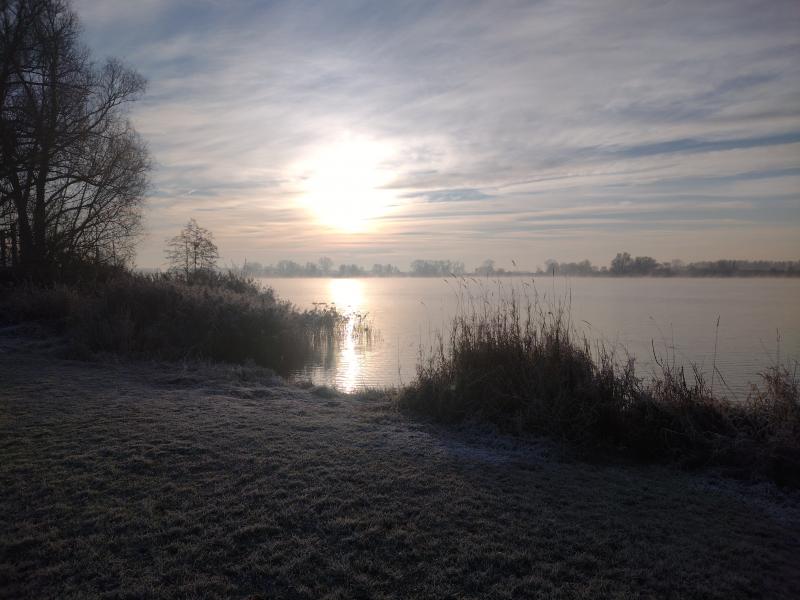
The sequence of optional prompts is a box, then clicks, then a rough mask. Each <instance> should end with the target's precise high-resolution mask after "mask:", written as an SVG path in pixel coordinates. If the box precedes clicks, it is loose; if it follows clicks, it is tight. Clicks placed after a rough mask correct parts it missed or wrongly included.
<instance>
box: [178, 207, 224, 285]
mask: <svg viewBox="0 0 800 600" xmlns="http://www.w3.org/2000/svg"><path fill="white" fill-rule="evenodd" d="M165 254H166V256H167V260H168V261H169V264H170V270H171V271H175V272H178V273H182V274H183V275H184V276H185V277H186V279H189V278H190V277H192V276H193V275H195V274H196V273H198V272H199V271H210V270H213V269H214V268H215V267H216V266H217V260H218V259H219V251H218V250H217V245H216V244H215V243H214V234H213V233H211V232H210V231H209V230H208V229H204V228H203V227H200V226H199V225H198V224H197V221H195V220H194V219H190V220H189V222H188V223H187V224H186V227H184V228H183V229H181V231H180V233H179V234H178V235H176V236H175V237H173V238H171V239H169V240H167V249H166V252H165Z"/></svg>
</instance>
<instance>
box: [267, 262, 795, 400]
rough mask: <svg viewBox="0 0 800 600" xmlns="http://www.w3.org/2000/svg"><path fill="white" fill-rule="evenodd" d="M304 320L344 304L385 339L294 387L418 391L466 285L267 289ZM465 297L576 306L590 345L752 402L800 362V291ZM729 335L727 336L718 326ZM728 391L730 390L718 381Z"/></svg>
mask: <svg viewBox="0 0 800 600" xmlns="http://www.w3.org/2000/svg"><path fill="white" fill-rule="evenodd" d="M263 281H264V283H265V284H267V285H270V286H272V287H273V288H274V289H275V290H276V291H277V292H278V294H279V295H280V296H281V297H283V298H285V299H287V300H290V301H292V302H293V303H295V304H296V305H297V306H299V307H301V308H312V307H313V306H314V305H315V304H317V303H330V304H335V305H336V306H337V308H339V309H340V310H342V311H343V312H345V313H359V314H362V315H363V314H367V315H368V318H369V321H370V322H371V323H372V325H373V327H374V329H375V330H376V331H377V335H373V336H357V335H351V336H348V337H347V339H345V340H344V342H343V343H342V347H341V348H340V349H339V350H338V351H337V352H336V353H335V354H334V355H333V356H329V357H328V358H327V360H325V361H320V362H318V363H317V364H311V365H308V366H307V367H306V368H305V369H303V370H301V371H298V372H297V373H295V374H294V375H295V376H296V377H300V378H310V379H312V380H313V381H314V382H315V383H317V384H325V385H335V386H336V387H337V388H339V389H342V390H345V391H353V390H355V389H358V388H361V387H367V386H381V387H382V386H392V385H398V384H402V383H408V382H409V381H411V380H412V379H413V377H414V374H415V370H416V365H417V362H418V360H419V357H420V351H421V350H422V351H423V352H424V351H426V350H427V349H429V348H430V347H431V345H432V344H433V343H434V342H435V339H436V335H437V333H438V332H440V331H443V330H444V331H447V329H448V328H449V324H450V322H451V319H452V317H453V316H454V315H455V314H457V313H458V312H459V311H463V310H464V309H465V305H464V301H465V293H464V283H463V281H461V282H459V281H457V280H453V279H449V280H442V279H423V278H383V279H382V278H367V279H321V278H313V279H312V278H309V279H305V278H297V279H265V280H263ZM466 282H467V283H466V285H467V286H468V290H467V295H468V296H471V297H472V298H473V299H479V300H480V301H481V302H482V301H483V299H486V301H488V302H496V301H497V299H498V297H500V296H501V295H502V294H508V293H509V290H510V289H511V288H514V289H516V291H517V293H527V294H529V295H530V294H533V293H535V294H538V295H539V297H540V299H542V300H544V301H545V302H549V301H550V300H551V299H554V298H555V299H563V298H565V297H569V298H570V299H571V306H572V310H571V313H572V317H573V321H574V322H575V323H576V325H577V326H578V327H579V328H580V329H581V330H582V331H583V332H585V333H586V334H587V335H588V337H589V338H591V339H593V340H599V341H602V342H604V343H605V344H606V345H607V346H611V347H614V348H616V349H617V351H618V352H619V353H620V355H622V354H623V353H624V352H626V351H627V352H630V353H631V354H632V355H633V356H635V358H636V364H637V365H638V369H637V370H638V372H639V373H640V374H642V375H646V374H647V373H649V372H652V369H653V368H654V366H655V365H654V361H653V350H654V349H655V352H656V354H657V355H658V356H660V357H661V358H662V359H668V360H674V361H675V362H676V363H678V364H683V365H689V364H692V363H694V364H697V365H699V366H700V367H701V368H702V369H703V370H705V371H706V372H707V373H708V378H709V379H710V374H711V370H712V369H711V367H712V364H714V362H715V358H714V356H715V355H714V346H715V337H716V338H717V339H716V345H717V350H716V366H717V369H718V370H719V372H720V374H721V376H722V377H721V378H720V377H719V376H715V378H716V381H715V387H716V390H719V391H722V392H724V393H725V394H726V395H727V396H729V397H744V396H745V395H746V393H747V390H748V389H749V383H750V382H754V381H757V380H758V373H759V371H761V370H763V369H765V368H766V367H768V366H771V365H774V364H775V363H776V362H777V361H778V360H780V362H781V363H782V364H786V365H794V364H795V362H796V361H797V360H798V359H800V308H799V306H800V303H798V299H800V279H766V278H765V279H713V278H707V279H706V278H695V279H683V278H669V279H652V278H636V279H619V278H571V279H568V278H552V277H544V278H542V279H537V280H535V281H533V280H531V279H530V278H524V279H523V278H503V279H500V280H492V279H480V280H472V279H468V280H466ZM718 318H719V328H718V330H717V319H718ZM720 379H722V381H720Z"/></svg>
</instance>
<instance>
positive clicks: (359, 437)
mask: <svg viewBox="0 0 800 600" xmlns="http://www.w3.org/2000/svg"><path fill="white" fill-rule="evenodd" d="M43 346H46V344H44V343H39V342H34V343H32V344H28V345H27V346H26V345H22V344H21V342H20V338H17V339H13V338H6V339H5V340H4V343H3V345H2V350H3V351H2V353H0V381H2V382H3V385H2V388H0V489H2V490H3V492H2V496H0V531H1V532H2V533H0V557H1V559H2V560H0V563H1V564H2V567H0V569H1V571H0V582H2V583H0V596H1V597H8V598H12V597H13V598H20V597H61V598H68V597H98V596H114V597H131V596H135V597H187V596H188V597H192V596H196V597H200V596H202V597H292V598H322V597H326V598H344V597H348V598H352V597H372V598H380V597H445V596H459V597H474V598H478V597H486V596H488V595H492V596H494V597H501V598H502V597H507V598H511V597H536V596H548V597H562V598H570V597H619V598H629V597H630V598H632V597H670V596H672V597H698V598H699V597H703V598H744V597H771V598H792V597H797V595H798V594H800V575H798V572H797V569H796V568H795V565H796V557H797V553H798V550H800V542H798V540H799V539H800V499H798V496H797V495H796V493H791V492H787V491H781V490H779V489H778V488H776V487H774V486H773V485H772V484H760V485H757V486H745V485H744V484H739V483H736V482H732V481H730V480H725V479H718V478H715V477H714V476H713V475H711V474H709V473H704V474H687V473H681V472H678V471H675V470H673V469H670V468H666V467H661V466H621V465H616V466H613V465H607V464H601V465H593V464H587V463H584V462H577V461H574V460H571V459H570V458H569V457H568V456H566V455H565V454H563V453H562V452H561V451H560V450H559V449H558V447H556V446H554V445H553V444H552V443H549V442H543V441H537V440H536V439H535V438H529V439H527V440H519V439H512V438H507V437H504V436H499V435H494V434H489V433H486V432H485V431H481V430H477V429H474V428H470V427H466V428H460V429H453V428H440V427H436V426H434V425H431V424H428V423H425V422H419V421H413V420H409V419H406V418H404V417H403V416H402V415H400V414H398V413H397V412H396V410H395V409H394V408H393V406H392V404H391V403H390V402H387V401H385V400H380V399H379V398H370V399H365V398H360V397H358V396H336V395H332V394H330V393H328V392H327V390H317V392H316V393H315V391H314V390H301V389H298V388H294V387H287V386H286V385H285V384H283V383H282V381H281V380H279V379H277V378H275V377H274V376H271V375H270V374H269V372H267V371H263V370H259V369H255V368H244V367H232V366H228V367H225V366H209V365H203V364H199V363H191V362H189V363H185V364H182V365H176V364H145V363H140V362H130V361H121V362H76V361H69V360H64V359H62V358H57V357H54V356H53V355H52V353H51V352H49V350H48V348H47V347H43Z"/></svg>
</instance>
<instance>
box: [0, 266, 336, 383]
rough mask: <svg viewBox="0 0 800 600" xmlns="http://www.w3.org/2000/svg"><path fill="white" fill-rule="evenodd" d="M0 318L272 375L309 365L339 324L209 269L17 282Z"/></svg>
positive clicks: (119, 349) (118, 347)
mask: <svg viewBox="0 0 800 600" xmlns="http://www.w3.org/2000/svg"><path fill="white" fill-rule="evenodd" d="M0 320H3V321H6V322H20V321H38V322H41V323H45V324H46V325H48V326H49V327H50V328H53V329H55V330H57V331H58V332H60V333H62V334H64V335H65V336H66V338H67V339H68V341H69V342H70V344H71V345H72V346H73V347H74V348H75V349H76V350H86V351H90V352H113V353H121V354H131V355H137V356H146V357H158V358H163V359H184V358H201V359H208V360H215V361H223V362H231V363H244V362H253V363H255V364H257V365H261V366H266V367H270V368H272V369H275V370H276V371H278V372H288V371H290V370H292V369H294V368H298V367H299V366H301V365H302V364H305V363H306V362H307V361H309V360H312V359H313V358H314V356H315V353H317V352H318V351H319V350H318V349H319V347H320V345H321V344H323V343H324V342H325V341H326V340H328V339H333V338H335V337H336V336H337V335H339V332H340V330H341V328H342V326H343V318H342V317H341V316H340V315H339V313H337V311H336V310H335V309H333V308H324V309H316V310H310V311H301V310H298V309H297V308H295V307H294V306H293V305H292V304H290V303H289V302H286V301H282V300H280V299H278V298H277V297H276V296H275V294H274V292H273V290H272V289H270V288H262V287H261V286H259V285H258V283H257V282H256V281H255V280H252V279H248V278H246V277H242V276H240V275H237V274H234V273H226V274H220V273H214V272H206V273H199V274H196V275H195V276H193V277H192V278H189V279H187V278H185V277H180V276H177V275H174V274H171V273H167V274H151V275H144V274H135V273H120V274H118V275H116V276H114V277H110V278H108V279H106V280H104V281H101V282H93V283H92V285H81V284H76V283H69V284H52V285H49V286H41V285H32V284H28V285H18V286H16V287H14V288H11V289H9V290H7V293H6V294H5V295H4V297H3V298H2V300H0Z"/></svg>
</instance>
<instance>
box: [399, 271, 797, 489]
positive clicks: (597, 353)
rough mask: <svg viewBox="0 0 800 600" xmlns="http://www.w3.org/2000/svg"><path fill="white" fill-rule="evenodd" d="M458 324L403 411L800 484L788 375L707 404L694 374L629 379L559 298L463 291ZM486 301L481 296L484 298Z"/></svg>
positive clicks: (777, 372)
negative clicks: (739, 396) (739, 397)
mask: <svg viewBox="0 0 800 600" xmlns="http://www.w3.org/2000/svg"><path fill="white" fill-rule="evenodd" d="M459 293H460V294H461V301H462V302H461V305H462V310H461V314H460V315H459V316H457V317H456V318H455V319H454V320H453V322H452V324H451V328H450V331H449V335H446V336H445V335H441V336H439V342H438V345H437V346H436V347H434V348H433V349H431V351H430V352H428V353H427V354H426V355H424V356H423V357H422V360H421V361H420V364H419V365H418V370H417V377H416V380H415V381H414V382H412V383H411V384H410V385H409V386H407V388H406V389H405V390H404V391H403V392H402V393H401V396H400V406H401V408H403V409H406V410H409V411H413V412H419V413H423V414H426V415H429V416H431V417H433V418H435V419H437V420H440V421H445V422H454V421H456V422H457V421H463V420H484V421H489V422H492V423H494V424H496V425H498V426H500V427H501V428H504V429H506V430H511V431H516V432H523V431H525V432H535V433H540V434H545V435H548V436H553V437H556V438H558V439H561V440H563V441H566V442H569V443H570V445H572V446H575V447H578V448H579V449H581V450H582V451H584V452H586V451H597V450H601V451H614V452H623V453H625V454H627V455H629V456H632V457H634V458H638V459H644V460H671V461H677V462H679V463H681V464H684V465H687V466H700V465H719V466H724V467H726V468H727V469H730V470H733V471H734V472H735V473H736V474H739V475H743V476H760V475H765V474H766V475H769V476H770V477H773V478H775V479H776V480H778V481H780V482H786V483H793V484H795V485H800V399H799V397H798V381H797V377H796V373H794V374H793V373H789V371H788V370H786V369H785V368H781V367H775V368H773V369H770V370H768V371H767V372H766V373H764V375H763V384H762V385H761V386H759V387H754V388H753V390H752V392H751V394H750V396H749V398H748V399H747V401H746V402H734V401H728V400H726V399H724V398H721V397H719V396H715V395H714V394H712V392H711V389H710V387H709V386H708V385H707V384H706V381H705V378H704V377H703V374H702V373H701V372H700V371H699V370H698V369H696V368H695V369H694V370H693V371H692V372H691V373H689V374H687V373H686V372H685V371H684V369H683V368H680V367H676V366H675V365H672V364H670V363H669V362H668V361H660V362H659V363H658V364H659V370H658V371H657V373H655V374H654V375H653V376H652V377H648V378H643V377H639V376H637V374H636V372H635V368H634V362H633V360H631V359H626V360H620V359H619V358H618V357H617V355H616V354H615V352H613V351H610V350H609V349H608V348H607V347H605V346H603V345H595V346H593V345H592V344H591V343H590V342H589V340H588V339H587V338H586V337H585V336H583V335H581V334H580V333H579V332H578V331H577V329H576V327H575V326H574V325H573V322H572V320H571V314H570V299H569V296H564V297H562V298H560V299H555V300H554V299H550V300H549V301H544V300H542V299H541V298H540V297H539V296H538V294H537V293H536V291H535V289H534V288H533V287H530V288H528V291H527V292H525V291H522V292H520V290H519V289H517V288H513V287H512V288H510V289H509V288H508V287H507V286H506V288H505V289H504V288H503V286H502V285H501V284H499V287H498V289H497V290H494V291H487V290H484V292H483V295H481V296H477V297H476V296H473V295H471V293H470V292H469V286H468V285H467V284H466V283H465V282H462V284H461V287H460V291H459ZM490 296H491V297H490Z"/></svg>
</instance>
